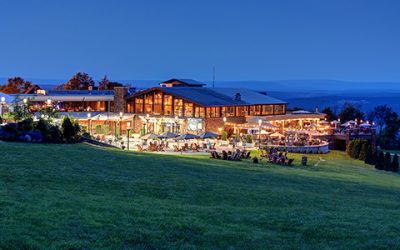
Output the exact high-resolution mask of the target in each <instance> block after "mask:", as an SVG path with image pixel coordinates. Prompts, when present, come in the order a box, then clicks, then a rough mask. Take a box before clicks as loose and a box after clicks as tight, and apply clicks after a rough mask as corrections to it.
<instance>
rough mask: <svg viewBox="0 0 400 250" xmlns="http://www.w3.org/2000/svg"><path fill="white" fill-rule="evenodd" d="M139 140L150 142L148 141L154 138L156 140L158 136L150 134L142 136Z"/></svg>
mask: <svg viewBox="0 0 400 250" xmlns="http://www.w3.org/2000/svg"><path fill="white" fill-rule="evenodd" d="M140 138H141V139H143V140H150V139H156V138H158V135H156V134H153V133H150V134H146V135H143V136H142V137H140Z"/></svg>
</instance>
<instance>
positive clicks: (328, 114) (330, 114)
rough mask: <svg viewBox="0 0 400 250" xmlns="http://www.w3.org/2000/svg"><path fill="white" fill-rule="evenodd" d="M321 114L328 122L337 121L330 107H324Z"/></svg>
mask: <svg viewBox="0 0 400 250" xmlns="http://www.w3.org/2000/svg"><path fill="white" fill-rule="evenodd" d="M322 113H324V114H326V119H327V120H328V121H333V120H337V115H336V114H335V112H333V110H332V109H331V108H330V107H326V108H324V109H323V110H322Z"/></svg>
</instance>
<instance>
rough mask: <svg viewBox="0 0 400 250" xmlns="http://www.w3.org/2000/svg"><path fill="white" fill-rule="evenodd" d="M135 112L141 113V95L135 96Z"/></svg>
mask: <svg viewBox="0 0 400 250" xmlns="http://www.w3.org/2000/svg"><path fill="white" fill-rule="evenodd" d="M135 113H138V114H142V113H143V97H136V98H135Z"/></svg>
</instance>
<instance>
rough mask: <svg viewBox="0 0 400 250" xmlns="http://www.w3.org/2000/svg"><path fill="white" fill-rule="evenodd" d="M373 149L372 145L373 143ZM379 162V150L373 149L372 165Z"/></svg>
mask: <svg viewBox="0 0 400 250" xmlns="http://www.w3.org/2000/svg"><path fill="white" fill-rule="evenodd" d="M371 149H372V145H371ZM377 162H378V150H376V149H375V150H372V158H371V163H370V164H371V165H375V164H376V163H377Z"/></svg>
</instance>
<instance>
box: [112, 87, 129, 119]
mask: <svg viewBox="0 0 400 250" xmlns="http://www.w3.org/2000/svg"><path fill="white" fill-rule="evenodd" d="M127 93H128V88H126V87H115V88H114V112H115V113H119V112H123V113H125V112H126V99H125V96H126V94H127Z"/></svg>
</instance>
